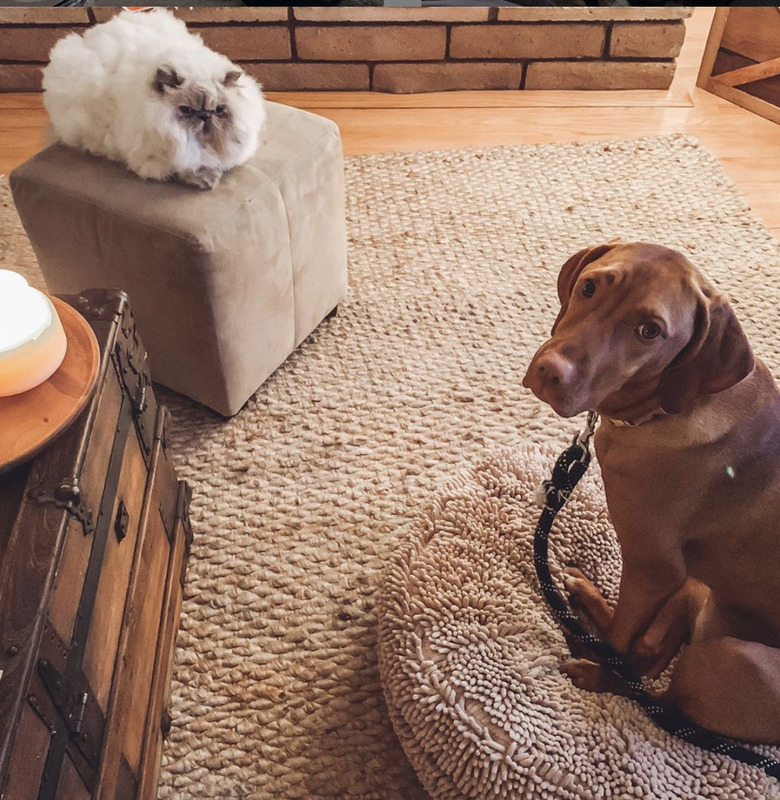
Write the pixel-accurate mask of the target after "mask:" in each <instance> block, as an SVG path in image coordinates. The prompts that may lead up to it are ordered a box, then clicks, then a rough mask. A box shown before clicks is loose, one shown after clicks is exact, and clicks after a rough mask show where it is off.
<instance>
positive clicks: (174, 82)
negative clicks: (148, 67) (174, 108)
mask: <svg viewBox="0 0 780 800" xmlns="http://www.w3.org/2000/svg"><path fill="white" fill-rule="evenodd" d="M182 81H183V78H181V77H179V74H178V73H177V72H176V70H175V69H174V68H173V67H171V66H169V65H165V66H164V67H158V68H157V74H156V75H155V76H154V88H155V89H156V90H157V91H158V92H164V91H165V89H166V88H168V89H176V88H177V87H179V86H181V84H182Z"/></svg>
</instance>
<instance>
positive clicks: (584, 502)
mask: <svg viewBox="0 0 780 800" xmlns="http://www.w3.org/2000/svg"><path fill="white" fill-rule="evenodd" d="M567 444H568V442H566V441H563V440H562V441H561V446H560V448H559V449H558V450H562V449H563V448H564V447H565V446H566V445H567ZM557 455H558V451H557V450H556V448H554V447H551V446H548V447H546V448H541V449H540V448H538V447H537V448H534V449H532V448H530V447H528V448H519V449H516V450H512V451H507V452H502V453H498V454H496V455H494V456H491V457H486V458H485V459H484V460H483V461H480V462H479V463H477V464H476V465H475V466H474V467H473V468H471V469H469V470H466V471H464V472H462V473H461V474H459V475H458V476H457V477H456V478H454V479H453V480H452V481H451V482H450V483H449V484H448V485H446V486H445V487H444V488H442V489H441V490H440V491H439V492H438V494H437V495H436V496H435V498H434V500H433V502H432V504H431V506H430V508H429V509H428V510H427V512H426V513H425V514H424V515H423V516H422V518H421V521H420V523H419V524H418V526H417V528H416V531H415V533H414V534H413V535H412V536H411V537H410V538H409V539H408V540H407V541H406V542H405V544H404V545H403V547H401V548H400V549H399V551H398V552H397V555H396V556H395V557H394V559H393V562H392V565H391V566H390V568H389V570H388V573H387V576H386V580H385V585H384V589H383V594H382V597H381V600H380V604H379V620H380V621H379V645H378V647H379V664H380V671H381V676H382V682H383V685H384V690H385V697H386V700H387V704H388V707H389V709H390V714H391V718H392V720H393V725H394V727H395V730H396V733H397V734H398V738H399V739H400V740H401V743H402V745H403V747H404V750H405V751H406V754H407V756H408V757H409V760H410V761H411V762H412V764H413V766H414V768H415V769H416V771H417V774H418V776H419V778H420V780H421V781H422V783H423V785H424V786H425V788H426V789H427V790H428V792H429V793H430V794H431V795H432V796H433V797H434V798H437V799H439V798H441V799H442V800H443V799H444V798H447V799H448V800H449V799H452V800H454V799H455V798H464V797H465V798H483V797H484V798H494V797H506V798H513V800H516V799H518V798H629V797H630V798H648V800H651V799H652V800H659V798H665V799H666V800H671V799H672V798H680V799H682V798H742V799H743V800H768V798H778V797H780V784H778V782H777V781H774V780H773V779H771V778H769V777H767V776H766V775H765V774H764V773H763V772H761V771H760V770H758V769H755V768H752V767H748V766H745V765H743V764H740V763H738V762H735V761H732V760H730V759H728V758H725V757H722V756H718V755H715V754H712V753H707V752H705V751H702V750H700V749H698V748H696V747H694V746H692V745H689V744H686V743H684V742H680V741H678V740H674V739H672V738H671V737H670V736H669V735H668V734H666V733H665V732H663V731H662V730H660V729H659V728H657V727H655V725H654V724H653V723H652V722H651V721H650V720H649V719H648V718H647V717H646V716H645V715H644V713H643V712H642V711H641V709H640V708H639V707H638V706H636V705H634V704H633V703H632V702H631V701H629V700H627V699H625V698H622V697H616V696H614V695H610V694H602V695H597V694H591V693H588V692H584V691H581V690H579V689H576V688H575V687H574V686H573V685H572V684H571V683H570V682H569V680H568V678H566V677H565V676H564V675H563V674H561V672H560V671H559V665H560V663H561V661H562V660H564V659H565V658H567V657H568V655H569V653H568V649H567V647H566V643H565V641H564V638H563V635H562V634H561V631H560V629H559V628H558V625H557V623H556V622H555V620H554V618H553V617H552V615H551V613H550V612H549V610H548V608H547V606H546V604H545V601H544V599H543V597H542V595H541V593H540V589H539V584H538V581H537V578H536V573H535V570H534V565H533V533H534V528H535V525H536V522H537V519H538V516H539V509H538V507H537V506H536V505H535V503H534V491H535V489H536V487H537V486H538V485H539V484H540V483H541V482H542V481H543V480H544V479H545V478H549V475H550V471H551V469H552V465H553V464H554V462H555V458H556V456H557ZM571 561H573V562H575V563H577V564H578V565H580V567H581V568H582V569H583V571H584V572H585V573H586V574H587V575H589V576H590V577H592V578H593V579H594V580H595V582H596V583H597V584H598V585H599V586H600V587H601V589H602V590H603V592H604V594H605V596H606V597H607V599H608V600H610V601H614V599H615V598H616V596H617V588H618V582H619V578H620V567H621V563H620V550H619V546H618V543H617V539H616V538H615V535H614V531H613V530H612V528H611V526H610V522H609V519H608V516H607V512H606V503H605V499H604V493H603V486H602V484H601V479H600V475H599V473H598V465H596V464H595V462H594V464H593V465H592V466H591V467H590V469H589V471H588V473H586V475H585V477H584V478H583V480H582V481H581V483H580V485H579V486H578V487H577V489H576V490H575V491H574V493H573V495H572V497H571V499H570V500H569V502H568V503H567V505H566V506H565V507H564V508H563V510H562V511H561V513H560V514H559V516H558V518H557V520H556V523H555V526H554V527H553V531H552V534H551V536H550V568H551V571H552V574H553V577H554V578H555V579H556V580H557V581H558V585H559V586H560V570H561V567H562V566H563V565H564V564H566V563H567V562H571ZM662 682H663V676H662V680H661V683H662ZM758 749H760V750H761V751H762V752H764V753H766V754H768V755H773V756H774V757H775V758H777V757H778V756H780V748H758Z"/></svg>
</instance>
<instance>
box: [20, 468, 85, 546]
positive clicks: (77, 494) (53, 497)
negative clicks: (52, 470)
mask: <svg viewBox="0 0 780 800" xmlns="http://www.w3.org/2000/svg"><path fill="white" fill-rule="evenodd" d="M34 499H35V501H36V502H38V503H40V504H41V505H51V506H54V507H55V508H63V509H65V510H66V511H68V512H69V513H70V515H71V516H72V517H74V518H75V519H76V520H77V521H78V522H80V523H81V527H82V529H83V531H84V536H89V534H90V533H94V531H95V522H94V518H93V513H92V509H91V508H90V507H89V506H87V505H86V504H85V503H84V498H83V497H82V495H81V487H80V486H79V484H78V480H77V479H76V478H68V479H66V480H63V481H61V482H60V484H59V486H56V487H55V488H54V489H52V490H51V491H47V490H45V489H42V490H40V491H39V492H38V493H37V494H35V495H34Z"/></svg>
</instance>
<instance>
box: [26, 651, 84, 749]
mask: <svg viewBox="0 0 780 800" xmlns="http://www.w3.org/2000/svg"><path fill="white" fill-rule="evenodd" d="M38 672H40V674H41V679H42V680H43V684H44V686H45V687H46V689H47V690H48V692H49V694H50V695H51V699H52V700H53V701H54V705H56V706H57V710H58V711H59V712H60V714H62V717H63V719H64V720H65V724H66V725H67V726H68V730H69V731H70V732H71V733H72V734H73V735H74V736H75V735H77V734H79V733H81V726H82V725H83V724H84V712H85V711H86V708H87V700H88V699H89V693H88V692H85V691H83V688H82V687H79V688H75V687H72V686H69V685H68V682H67V681H66V680H65V676H64V675H63V674H62V673H61V672H60V671H59V670H58V669H57V668H56V667H55V666H54V664H52V663H51V661H49V660H48V659H47V658H42V659H40V660H39V661H38Z"/></svg>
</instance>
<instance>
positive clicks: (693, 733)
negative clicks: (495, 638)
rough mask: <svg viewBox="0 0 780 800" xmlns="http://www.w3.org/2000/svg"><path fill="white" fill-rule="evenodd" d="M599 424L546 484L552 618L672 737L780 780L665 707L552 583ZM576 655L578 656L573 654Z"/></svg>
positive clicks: (541, 567)
mask: <svg viewBox="0 0 780 800" xmlns="http://www.w3.org/2000/svg"><path fill="white" fill-rule="evenodd" d="M597 421H598V415H597V414H596V413H595V412H593V411H590V412H588V422H587V427H586V429H585V430H584V431H583V432H582V433H580V434H579V435H577V436H575V437H574V441H573V442H572V444H571V446H570V447H568V448H567V449H566V450H564V452H563V453H561V455H560V456H559V458H558V460H557V461H556V463H555V467H554V468H553V473H552V477H551V480H549V481H545V482H544V484H543V489H544V498H543V502H544V509H543V511H542V513H541V515H540V517H539V522H538V523H537V525H536V531H535V533H534V565H535V566H536V575H537V577H538V578H539V583H540V585H541V587H542V592H543V594H544V597H545V599H546V600H547V603H548V604H549V606H550V608H551V609H552V612H553V615H554V616H555V618H556V619H557V620H558V622H559V624H560V625H561V626H562V627H563V628H564V629H565V631H566V632H567V633H568V635H569V637H570V638H571V639H574V640H575V641H576V642H578V643H579V644H581V645H583V646H584V647H585V648H586V649H587V650H588V651H589V652H591V653H593V655H594V656H596V658H598V659H599V660H600V662H601V663H602V664H603V665H605V666H607V667H609V668H610V669H611V670H613V671H614V672H615V673H616V674H617V675H618V676H619V677H620V679H621V680H622V681H623V683H624V684H625V687H626V695H627V696H628V697H630V698H631V699H632V700H633V701H634V702H636V703H638V704H639V705H640V706H641V707H642V708H643V709H644V710H645V713H646V714H647V715H648V716H649V717H650V719H652V720H653V722H655V723H656V725H658V726H659V727H661V728H663V729H664V730H665V731H666V732H667V733H670V734H671V735H672V736H676V737H677V738H678V739H682V740H683V741H685V742H689V743H690V744H695V745H696V746H697V747H701V748H702V749H703V750H709V751H711V752H713V753H720V754H722V755H726V756H730V757H731V758H733V759H736V760H737V761H741V762H743V763H744V764H749V765H750V766H753V767H758V768H759V769H762V770H764V772H766V774H767V775H769V776H771V777H772V778H776V779H778V780H780V762H779V761H775V759H773V758H769V757H768V756H763V755H761V754H760V753H757V752H755V751H754V750H750V749H748V748H747V747H745V746H743V745H741V744H738V743H737V742H734V741H733V740H731V739H727V738H725V737H723V736H720V735H718V734H716V733H713V732H712V731H708V730H706V729H705V728H700V727H699V726H698V725H695V724H694V723H693V722H691V720H689V719H688V718H687V717H685V716H684V715H683V714H681V713H679V712H676V711H673V710H671V709H669V708H666V707H664V706H662V705H661V704H660V703H659V702H658V701H657V700H656V699H655V698H654V697H653V696H652V695H651V694H650V693H649V692H648V691H647V690H646V689H645V688H644V684H643V683H642V678H641V676H639V675H637V674H636V673H635V672H634V670H633V669H632V667H631V665H630V664H628V662H627V661H626V660H625V658H623V656H622V655H621V654H620V653H618V652H617V650H615V649H614V648H613V647H612V646H611V645H609V644H608V643H607V642H604V641H602V640H601V639H599V637H598V636H595V635H594V634H593V633H591V632H590V631H589V630H588V629H587V628H586V627H585V626H584V625H583V624H582V622H580V620H579V619H578V618H577V617H576V616H575V614H574V613H573V612H572V610H571V607H570V606H569V603H568V602H567V600H566V598H565V597H564V596H563V594H562V593H561V592H560V591H558V589H556V587H555V585H554V584H553V581H552V576H551V575H550V566H549V563H548V560H549V556H548V540H549V537H550V529H551V528H552V524H553V521H554V520H555V517H556V515H557V514H558V512H559V511H560V510H561V508H562V507H563V505H564V503H565V502H566V501H567V500H568V499H569V495H570V494H571V493H572V490H573V489H574V487H575V486H576V485H577V483H578V482H579V480H580V478H581V477H582V476H583V475H584V474H585V470H587V468H588V465H589V464H590V447H589V443H590V438H591V436H592V435H593V432H594V430H595V428H596V422H597ZM569 649H570V650H571V645H569ZM572 655H574V654H573V653H572Z"/></svg>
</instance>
